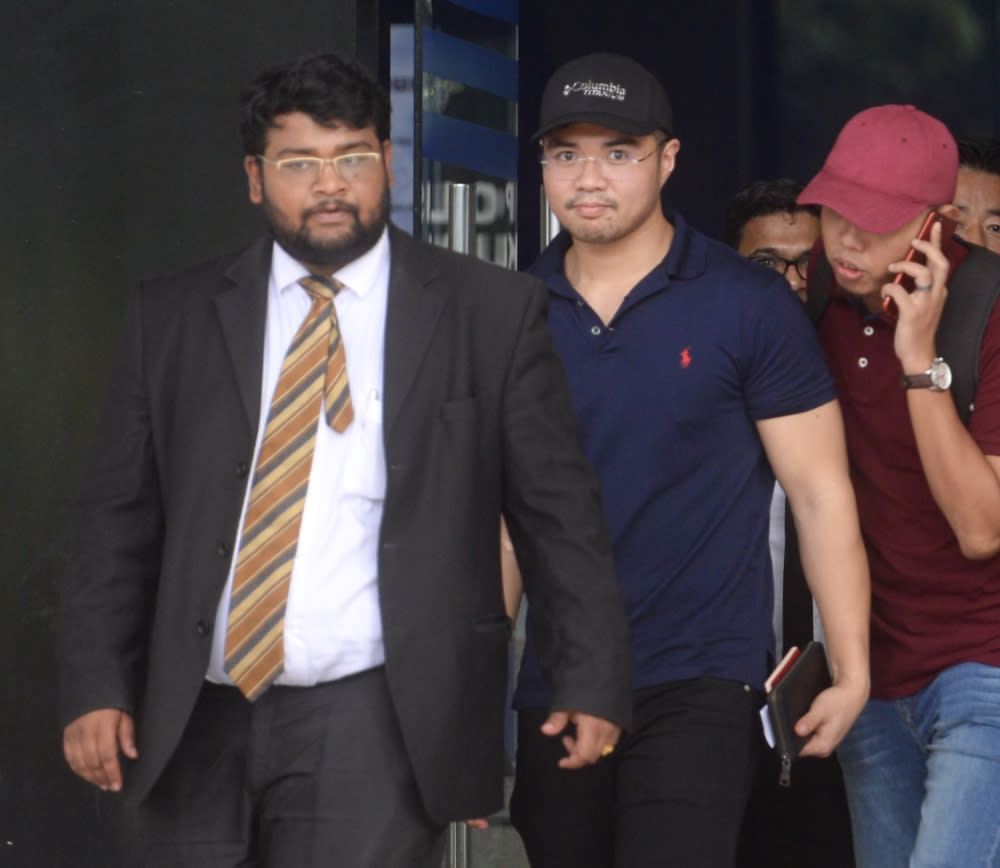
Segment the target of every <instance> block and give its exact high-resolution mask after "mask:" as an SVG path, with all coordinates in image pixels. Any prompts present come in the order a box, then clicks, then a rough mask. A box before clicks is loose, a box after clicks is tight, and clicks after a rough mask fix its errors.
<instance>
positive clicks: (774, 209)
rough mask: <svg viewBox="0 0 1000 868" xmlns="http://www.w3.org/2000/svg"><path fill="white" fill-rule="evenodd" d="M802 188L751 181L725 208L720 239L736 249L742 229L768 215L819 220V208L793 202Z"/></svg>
mask: <svg viewBox="0 0 1000 868" xmlns="http://www.w3.org/2000/svg"><path fill="white" fill-rule="evenodd" d="M803 187H804V185H803V184H802V183H801V182H800V181H796V180H795V179H794V178H776V179H775V180H773V181H751V182H750V183H749V184H747V185H746V186H745V187H744V188H743V189H742V190H740V191H739V193H737V194H736V195H735V196H733V198H732V200H731V201H730V203H729V207H727V208H726V216H725V220H724V221H723V226H722V238H723V240H724V241H725V242H726V244H728V245H729V246H730V247H738V246H739V244H740V237H741V236H742V235H743V227H744V226H746V225H747V223H749V222H750V221H751V220H753V218H754V217H767V216H768V215H769V214H796V213H798V212H799V211H805V212H806V213H808V214H813V215H814V216H816V217H818V216H819V205H800V204H799V203H798V202H796V201H795V200H796V199H797V198H798V195H799V193H801V192H802V189H803Z"/></svg>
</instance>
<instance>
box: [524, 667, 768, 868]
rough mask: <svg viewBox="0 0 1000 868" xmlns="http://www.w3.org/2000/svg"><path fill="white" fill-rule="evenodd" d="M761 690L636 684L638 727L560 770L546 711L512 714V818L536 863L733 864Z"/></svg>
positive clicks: (701, 681)
mask: <svg viewBox="0 0 1000 868" xmlns="http://www.w3.org/2000/svg"><path fill="white" fill-rule="evenodd" d="M760 704H761V695H760V693H759V691H755V690H751V689H750V688H749V687H747V686H746V685H743V684H739V683H737V682H734V681H726V680H722V679H714V678H698V679H693V680H690V681H682V682H676V683H672V684H666V685H662V686H659V687H654V688H650V689H645V690H639V691H636V693H635V697H634V710H633V716H634V727H635V731H634V732H632V733H628V734H626V736H625V737H624V738H623V739H622V741H621V743H620V744H619V746H618V749H617V750H616V751H615V752H614V753H613V754H612V755H611V756H610V757H607V758H605V759H602V760H600V761H598V763H597V764H596V765H594V766H591V767H588V768H584V769H580V770H575V771H565V770H563V769H560V768H559V767H558V765H557V762H558V760H559V758H560V757H561V756H562V755H564V753H565V752H564V750H563V748H562V744H561V742H560V740H559V739H558V738H556V739H550V738H547V737H546V736H544V735H542V734H541V732H540V731H539V727H540V726H541V724H542V722H543V721H544V720H545V718H546V716H547V711H545V710H542V709H529V710H522V711H520V712H519V714H518V748H517V769H516V780H515V786H514V793H513V796H512V798H511V805H510V816H511V821H512V822H513V824H514V826H515V827H516V828H517V830H518V832H519V833H520V834H521V838H522V840H523V841H524V846H525V850H526V852H527V854H528V859H529V861H530V862H531V865H532V868H668V866H671V868H673V866H676V868H729V866H732V865H733V860H734V857H735V852H736V842H737V837H738V834H739V829H740V822H741V820H742V818H743V811H744V806H745V805H746V800H747V796H748V794H749V791H750V784H751V780H752V776H753V767H754V763H755V761H756V756H757V755H756V741H755V738H756V733H757V728H758V725H757V709H758V708H759V707H760Z"/></svg>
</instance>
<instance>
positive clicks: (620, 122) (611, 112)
mask: <svg viewBox="0 0 1000 868" xmlns="http://www.w3.org/2000/svg"><path fill="white" fill-rule="evenodd" d="M567 124H599V125H600V126H602V127H608V128H609V129H612V130H618V131H619V132H623V133H625V134H626V135H630V136H645V135H647V134H648V133H651V132H653V131H654V130H663V132H665V133H666V134H667V136H671V135H672V134H673V126H674V113H673V111H672V110H671V108H670V100H669V99H668V98H667V93H666V91H665V90H664V89H663V85H661V84H660V82H659V81H658V80H657V79H656V76H654V75H652V74H651V73H650V72H648V71H647V70H646V69H645V68H644V67H642V66H641V65H640V64H638V63H636V62H635V61H634V60H632V59H631V58H628V57H622V56H621V55H620V54H608V53H598V54H587V55H584V56H583V57H578V58H577V59H576V60H571V61H569V63H565V64H563V65H562V66H560V67H559V69H557V70H556V71H555V72H554V73H553V74H552V77H551V78H550V79H549V81H548V83H547V84H546V85H545V90H544V91H543V92H542V110H541V113H540V119H539V127H538V130H537V131H536V132H535V134H534V135H533V136H532V137H531V138H532V139H540V138H541V137H542V136H544V135H545V134H546V133H547V132H549V131H550V130H554V129H555V128H556V127H564V126H566V125H567Z"/></svg>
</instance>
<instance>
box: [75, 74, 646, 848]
mask: <svg viewBox="0 0 1000 868" xmlns="http://www.w3.org/2000/svg"><path fill="white" fill-rule="evenodd" d="M242 107H243V125H242V134H243V144H244V149H245V150H244V153H245V159H244V166H245V169H246V174H247V179H248V184H249V194H250V199H251V201H252V202H253V203H255V204H257V205H259V206H260V207H261V209H262V211H263V213H264V215H265V217H266V218H267V223H268V225H269V228H270V233H269V234H268V235H267V236H266V237H263V238H261V239H260V240H258V241H257V242H256V243H254V244H252V245H251V246H250V247H248V248H246V249H244V250H242V251H239V252H237V253H234V254H230V255H228V256H225V257H223V258H221V259H219V260H216V261H214V262H210V263H207V264H203V265H200V266H196V267H195V268H193V269H190V270H188V271H185V272H183V273H180V274H177V275H173V276H170V277H167V278H163V279H160V280H156V281H150V282H149V283H146V284H143V285H141V286H140V287H139V288H138V290H137V291H136V293H135V294H134V295H133V297H132V300H131V302H130V305H129V308H128V314H127V319H126V331H125V336H124V340H123V343H122V348H121V352H120V354H119V357H118V359H117V362H116V365H115V368H114V372H113V375H112V381H111V388H110V390H109V395H108V400H107V403H106V408H105V411H104V414H103V417H102V422H101V427H100V431H99V435H98V440H97V449H96V456H95V459H94V461H93V463H92V466H91V470H90V473H89V474H88V475H87V477H86V479H85V482H84V485H83V495H82V498H81V509H80V518H79V523H78V533H77V538H78V542H77V546H76V550H75V553H74V554H73V556H72V557H71V559H70V564H69V568H68V573H67V577H66V580H65V583H64V590H63V599H62V617H61V629H60V646H61V648H60V651H61V654H60V657H61V666H62V672H61V676H62V705H63V708H62V719H63V722H64V726H65V728H64V751H65V755H66V758H67V761H68V762H69V764H70V766H71V767H72V768H73V770H74V771H75V772H76V773H77V774H79V775H80V776H81V777H83V778H84V779H85V780H87V781H90V782H91V783H93V784H95V785H97V786H99V787H101V788H102V789H104V790H112V791H117V790H119V789H122V787H123V786H124V789H125V791H126V793H127V794H128V795H130V796H131V799H132V800H133V801H136V802H138V809H137V818H138V828H139V833H140V838H141V850H142V857H141V860H140V861H141V864H143V865H145V866H178V865H183V866H185V868H199V866H204V868H235V866H238V865H240V866H244V865H251V864H252V865H256V866H261V868H264V866H268V868H309V866H331V865H336V866H338V868H376V866H377V868H415V866H420V865H423V864H424V863H425V861H426V859H427V855H428V853H429V851H430V848H431V845H432V843H433V841H434V838H435V837H436V836H437V835H438V833H439V832H440V831H441V829H442V827H443V825H444V824H445V823H446V822H447V821H449V820H452V819H459V818H462V817H468V816H474V815H478V814H488V813H491V812H493V811H495V810H497V809H499V808H500V806H501V804H502V800H503V781H502V775H503V758H504V752H503V751H504V748H503V714H504V701H505V697H506V686H507V644H508V637H509V635H510V627H511V625H510V620H509V618H508V617H507V615H506V613H505V610H504V599H503V592H502V587H501V580H500V552H499V547H498V545H497V529H498V527H499V524H500V516H501V514H503V515H504V517H505V519H506V525H507V528H508V530H509V532H510V535H511V538H512V540H513V541H514V543H515V544H516V545H517V547H518V551H519V552H521V555H522V560H523V566H524V573H525V577H526V585H527V591H528V597H529V600H530V602H531V604H532V608H533V610H536V611H538V612H547V613H550V617H546V618H545V619H544V620H539V621H538V622H537V623H536V625H535V630H536V634H537V635H538V636H539V637H540V642H541V651H542V653H541V657H542V660H543V664H544V666H545V669H546V672H548V673H550V675H551V678H552V681H553V685H554V689H553V693H552V702H551V708H552V713H553V715H554V717H555V719H556V720H559V721H565V720H569V721H572V722H573V724H574V726H575V732H576V738H575V740H574V741H573V742H572V745H571V749H570V753H569V756H568V757H567V758H566V763H565V764H566V765H567V766H570V767H577V766H583V765H586V764H588V763H592V762H595V761H596V760H597V759H599V757H600V756H601V753H602V751H603V750H607V749H611V748H613V746H614V744H615V743H616V741H617V738H618V734H619V732H620V727H621V726H627V725H629V722H630V712H631V703H630V697H629V686H628V682H629V679H630V677H631V669H630V666H629V659H628V646H627V637H626V623H625V617H624V611H623V607H622V601H621V596H620V593H619V590H618V587H617V584H616V582H615V577H614V565H613V561H612V557H611V552H610V547H609V544H608V540H607V530H606V528H605V526H604V522H603V519H602V516H601V509H600V498H599V491H598V484H597V480H596V477H595V476H594V473H593V471H592V470H591V468H590V467H589V465H588V464H587V462H586V461H585V459H584V457H583V454H582V451H581V448H580V443H579V439H578V434H577V430H576V423H575V419H574V414H573V409H572V405H571V401H570V396H569V390H568V388H567V384H566V377H565V373H564V371H563V367H562V365H561V363H560V362H559V359H558V357H557V356H556V355H555V353H554V351H553V348H552V336H551V333H550V330H549V327H548V324H547V322H546V317H545V309H546V290H545V287H544V286H543V285H542V284H541V283H540V282H538V281H537V280H534V279H532V278H530V277H527V276H524V275H518V274H515V273H512V272H509V271H504V270H501V269H498V268H495V267H493V266H490V265H486V264H485V263H481V262H479V261H477V260H474V259H471V258H468V257H462V256H457V255H455V254H453V253H450V252H448V251H443V250H439V249H436V248H432V247H430V246H428V245H425V244H421V243H419V242H416V241H414V240H413V239H412V238H410V237H409V236H407V235H405V234H404V233H401V232H400V231H398V230H396V229H395V228H394V227H391V226H389V225H388V215H389V190H390V187H391V186H392V181H393V176H392V146H391V144H390V142H389V101H388V97H387V95H386V94H385V92H384V91H383V90H382V89H381V88H380V87H379V86H378V84H377V83H376V82H375V81H374V80H373V79H372V78H371V77H370V76H369V75H368V74H367V73H366V72H365V71H364V70H363V69H362V68H361V67H360V66H359V65H358V64H356V63H354V62H353V61H349V60H345V59H343V58H341V57H339V56H337V55H319V56H315V57H307V58H303V59H301V60H298V61H294V62H292V63H289V64H285V65H282V66H279V67H275V68H273V69H269V70H267V71H265V72H263V73H261V74H260V75H259V76H258V77H257V79H256V80H255V81H254V82H253V83H252V84H251V85H250V86H249V87H248V88H247V89H246V90H245V91H244V93H243V99H242ZM120 754H124V756H125V757H126V760H125V762H124V763H122V761H121V756H120ZM123 765H124V766H125V767H124V768H123Z"/></svg>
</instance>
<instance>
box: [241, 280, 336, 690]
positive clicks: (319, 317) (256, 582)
mask: <svg viewBox="0 0 1000 868" xmlns="http://www.w3.org/2000/svg"><path fill="white" fill-rule="evenodd" d="M299 283H301V284H302V286H303V287H304V288H305V290H306V291H307V292H308V293H309V294H310V295H311V296H312V299H313V302H312V307H311V308H310V309H309V313H308V314H306V318H305V321H304V322H303V323H302V325H301V326H300V327H299V330H298V332H297V333H296V335H295V337H294V338H293V340H292V344H291V346H290V347H289V348H288V352H287V353H286V354H285V360H284V362H282V365H281V374H280V376H279V377H278V385H277V386H276V388H275V390H274V397H273V398H272V399H271V409H270V412H269V413H268V417H267V427H266V428H265V429H264V442H263V443H262V444H261V447H260V456H259V457H258V459H257V467H256V469H255V471H254V477H253V488H252V490H251V492H250V505H249V506H248V507H247V515H246V520H245V521H244V523H243V536H242V539H241V541H240V551H239V554H238V555H237V559H236V573H235V575H234V576H233V588H232V595H231V597H230V601H229V621H228V624H227V627H226V656H225V669H226V672H227V673H228V674H229V677H230V678H232V679H233V681H234V682H235V684H236V686H237V687H238V688H239V689H240V690H241V691H242V692H243V694H244V695H245V696H246V697H247V699H249V700H251V701H253V700H254V699H256V698H257V697H258V696H260V694H261V693H263V692H264V691H265V690H266V689H267V688H268V686H270V684H271V683H272V682H273V681H274V680H275V679H276V678H277V677H278V676H279V675H280V674H281V671H282V668H283V666H284V658H285V651H284V629H285V604H286V602H287V600H288V585H289V582H290V581H291V576H292V564H293V562H294V560H295V551H296V549H297V547H298V541H299V526H300V525H301V523H302V510H303V507H304V506H305V501H306V490H307V489H308V487H309V472H310V469H311V467H312V457H313V448H314V446H315V443H316V430H317V426H318V424H319V414H320V409H321V408H322V405H323V398H324V395H325V397H326V414H325V415H326V420H327V423H328V424H329V425H330V427H331V428H333V429H334V430H335V431H339V432H341V433H343V432H344V431H346V430H347V426H348V425H350V424H351V420H353V418H354V410H353V407H352V405H351V392H350V388H349V387H348V383H347V366H346V359H345V355H344V344H343V341H342V340H341V337H340V328H339V326H338V324H337V312H336V309H335V308H334V305H333V297H334V295H335V294H336V293H337V292H338V291H339V290H340V289H341V288H342V284H340V283H338V282H337V281H330V280H326V279H325V278H321V277H316V276H312V277H303V278H302V280H300V281H299Z"/></svg>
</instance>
